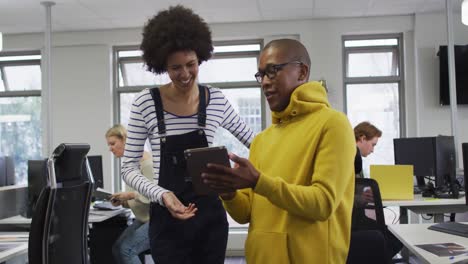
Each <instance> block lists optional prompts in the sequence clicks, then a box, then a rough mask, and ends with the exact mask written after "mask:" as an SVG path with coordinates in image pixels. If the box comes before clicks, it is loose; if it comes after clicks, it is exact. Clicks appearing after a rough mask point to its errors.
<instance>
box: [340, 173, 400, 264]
mask: <svg viewBox="0 0 468 264" xmlns="http://www.w3.org/2000/svg"><path fill="white" fill-rule="evenodd" d="M354 195H355V197H354V206H353V216H352V224H351V243H350V247H349V253H348V259H347V263H348V264H354V263H360V264H361V263H383V264H385V263H391V257H390V255H389V253H388V252H387V239H386V237H385V236H386V230H385V229H386V226H385V216H384V211H383V205H382V198H381V196H380V190H379V186H378V184H377V182H376V181H375V180H373V179H367V178H356V184H355V193H354Z"/></svg>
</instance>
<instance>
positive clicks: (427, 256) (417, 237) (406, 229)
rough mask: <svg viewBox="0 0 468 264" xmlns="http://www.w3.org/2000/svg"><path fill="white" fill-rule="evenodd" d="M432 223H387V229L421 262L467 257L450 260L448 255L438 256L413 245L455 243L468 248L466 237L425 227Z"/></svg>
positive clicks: (438, 261) (444, 261)
mask: <svg viewBox="0 0 468 264" xmlns="http://www.w3.org/2000/svg"><path fill="white" fill-rule="evenodd" d="M430 225H433V223H425V224H404V225H388V229H389V230H390V232H392V233H393V234H394V235H395V236H396V237H397V238H398V239H399V240H400V241H401V242H402V243H403V245H405V247H406V248H407V249H408V250H409V251H411V252H412V253H413V254H414V255H416V256H417V257H418V258H419V259H420V260H421V261H423V262H422V263H440V264H444V263H454V262H457V261H460V260H463V259H468V256H466V255H460V256H457V257H455V259H453V260H450V259H449V257H438V256H436V255H435V254H432V253H430V252H429V251H426V250H424V249H422V248H419V247H416V246H415V245H421V244H434V243H457V244H459V245H462V246H464V247H465V248H467V249H468V238H466V237H462V236H455V235H451V234H446V233H442V232H438V231H434V230H429V229H427V228H428V227H429V226H430Z"/></svg>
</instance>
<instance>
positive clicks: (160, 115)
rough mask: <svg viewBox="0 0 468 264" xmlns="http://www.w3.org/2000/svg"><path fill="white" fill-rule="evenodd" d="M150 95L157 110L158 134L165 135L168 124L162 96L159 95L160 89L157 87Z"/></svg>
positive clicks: (151, 90)
mask: <svg viewBox="0 0 468 264" xmlns="http://www.w3.org/2000/svg"><path fill="white" fill-rule="evenodd" d="M150 93H151V97H153V101H154V108H155V109H156V119H157V120H158V134H160V135H161V134H165V133H166V124H165V123H164V111H163V104H162V99H161V94H160V93H159V88H158V87H155V88H152V89H150Z"/></svg>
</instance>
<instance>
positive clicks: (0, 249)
mask: <svg viewBox="0 0 468 264" xmlns="http://www.w3.org/2000/svg"><path fill="white" fill-rule="evenodd" d="M17 246H18V243H1V244H0V252H3V251H7V250H10V249H12V248H15V247H17Z"/></svg>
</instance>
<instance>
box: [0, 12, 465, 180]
mask: <svg viewBox="0 0 468 264" xmlns="http://www.w3.org/2000/svg"><path fill="white" fill-rule="evenodd" d="M442 17H443V16H442V14H439V15H416V16H391V17H371V18H349V19H320V20H300V21H269V22H258V23H234V24H214V25H211V28H212V31H213V36H214V39H215V40H232V39H258V38H261V39H265V40H268V39H272V38H276V37H278V36H284V35H297V36H299V38H300V39H301V41H302V42H303V43H304V44H305V46H306V47H307V49H308V51H309V53H310V56H311V61H312V66H311V79H321V78H324V79H326V81H327V85H328V88H329V91H330V92H329V94H330V95H329V96H330V101H331V103H332V105H333V106H334V107H335V108H337V109H339V110H343V101H344V98H343V77H342V76H343V73H342V44H341V37H342V35H349V34H372V33H400V32H403V34H404V45H405V65H406V68H405V77H406V83H405V88H406V91H405V100H406V109H407V112H406V113H405V116H406V119H407V134H408V135H410V136H412V135H419V136H433V135H437V134H450V123H449V122H450V121H449V120H450V113H449V108H448V107H441V106H439V105H438V104H437V101H438V100H437V98H438V79H437V75H438V68H437V65H438V64H437V59H436V57H435V55H434V54H435V47H436V46H437V45H439V44H441V43H442V44H443V43H445V39H446V37H445V22H444V20H443V18H442ZM456 18H457V19H458V20H459V17H456ZM454 29H455V32H456V33H455V40H456V42H457V43H460V44H467V43H468V34H466V32H467V30H468V27H462V26H461V25H460V23H459V22H458V23H455V27H454ZM462 36H463V37H462ZM140 40H141V29H139V28H138V29H122V30H105V31H88V32H54V33H53V35H52V44H53V46H54V48H53V49H52V76H53V78H52V89H53V90H54V96H53V103H54V114H53V118H54V120H53V127H54V133H53V134H54V135H53V136H54V138H53V142H54V144H58V143H59V142H62V141H68V142H72V141H74V142H88V143H90V144H91V146H92V150H91V153H92V154H100V155H103V156H104V173H105V188H107V189H112V186H113V184H112V180H111V178H112V177H111V173H112V168H113V166H112V165H111V162H112V159H111V157H112V156H111V154H110V153H109V152H108V151H107V149H106V146H105V141H104V137H103V134H104V133H105V131H106V129H107V128H108V127H110V126H111V125H112V123H113V119H112V114H113V113H112V106H111V105H112V94H111V88H112V76H111V75H112V70H111V66H112V65H111V61H112V60H111V59H112V54H111V51H112V46H114V45H128V44H138V43H139V42H140ZM42 47H43V36H42V34H21V35H5V36H4V50H6V51H9V50H30V49H41V48H42ZM416 88H419V91H418V89H416ZM416 91H418V96H419V98H420V99H419V101H417V103H415V102H416ZM43 109H46V108H43ZM467 116H468V110H467V109H466V107H460V108H459V118H460V122H459V127H460V131H461V132H463V131H466V130H467V126H468V123H467V122H466V119H467ZM418 117H419V122H416V121H417V119H418ZM417 124H419V126H418V125H417ZM418 131H419V132H418ZM459 134H460V135H462V133H459ZM461 142H468V133H464V135H462V137H461Z"/></svg>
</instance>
